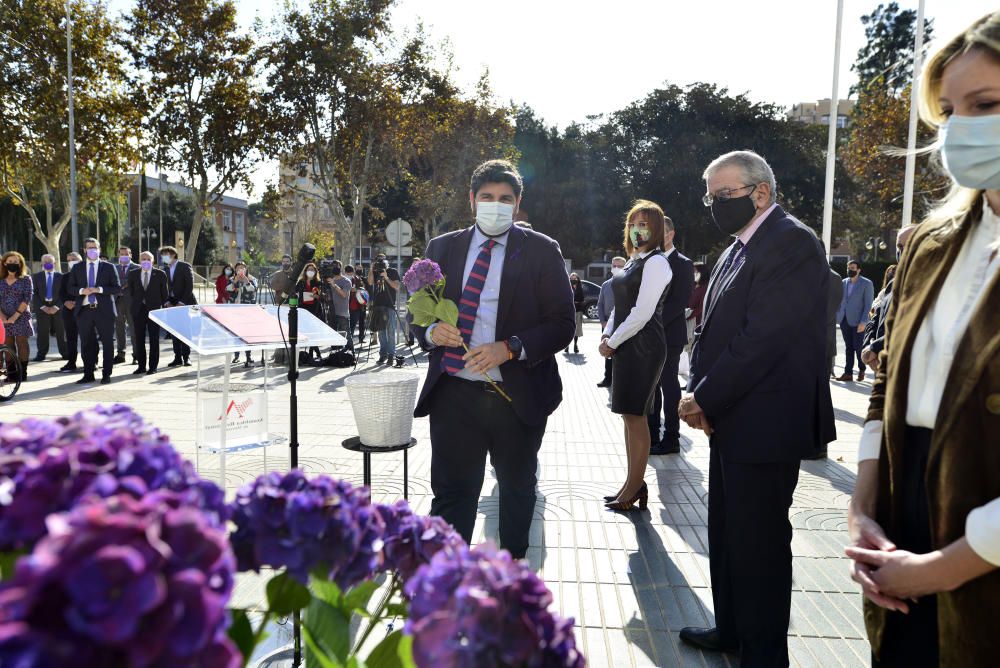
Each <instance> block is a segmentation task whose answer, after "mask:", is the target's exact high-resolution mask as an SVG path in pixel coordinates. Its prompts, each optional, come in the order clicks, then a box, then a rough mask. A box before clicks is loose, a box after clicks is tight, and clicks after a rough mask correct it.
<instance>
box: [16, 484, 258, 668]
mask: <svg viewBox="0 0 1000 668" xmlns="http://www.w3.org/2000/svg"><path fill="white" fill-rule="evenodd" d="M234 570H235V560H234V559H233V554H232V552H231V550H230V549H229V545H228V543H227V542H226V535H225V533H224V532H223V531H222V530H221V529H219V528H218V527H216V526H213V525H212V524H211V523H209V522H207V521H206V520H205V514H204V513H203V512H201V511H200V510H198V509H197V508H194V507H191V506H189V505H187V504H186V502H185V500H184V499H183V498H182V497H181V496H179V495H177V494H173V493H171V492H153V493H150V494H147V495H146V496H144V497H143V498H142V499H136V498H133V497H132V496H130V495H128V494H123V495H119V496H113V497H110V498H107V499H100V498H93V499H91V501H89V502H84V503H82V504H80V505H78V506H77V507H76V508H75V509H74V510H72V511H71V512H69V513H67V514H63V515H52V516H51V517H50V518H49V534H48V535H47V536H46V537H45V538H43V539H42V540H41V541H39V543H38V544H37V545H36V546H35V550H34V552H32V553H31V555H29V556H27V557H24V558H22V559H20V560H19V561H18V563H17V569H16V571H15V574H14V578H13V579H12V580H10V581H8V582H5V583H4V584H3V585H0V665H3V666H37V667H46V666H52V667H53V668H55V667H57V666H108V667H109V668H118V667H122V668H124V667H126V666H129V667H132V666H135V667H145V666H151V667H152V666H163V667H166V666H191V667H197V666H204V667H205V668H209V667H213V668H215V667H218V668H238V667H239V666H241V665H243V662H242V658H241V656H240V654H239V652H238V651H237V649H236V646H235V645H234V644H233V643H232V641H230V640H229V638H228V637H227V634H226V627H227V623H228V620H229V616H228V613H227V611H226V603H227V602H228V601H229V596H230V594H231V592H232V587H233V574H234Z"/></svg>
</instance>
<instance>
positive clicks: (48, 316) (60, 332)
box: [35, 308, 66, 357]
mask: <svg viewBox="0 0 1000 668" xmlns="http://www.w3.org/2000/svg"><path fill="white" fill-rule="evenodd" d="M59 310H60V313H55V314H52V313H45V312H44V311H41V310H39V311H38V312H37V313H36V314H35V318H36V320H37V322H38V338H37V340H36V341H35V343H36V344H37V346H38V351H37V353H36V354H37V355H38V356H39V357H45V356H46V355H48V354H49V339H50V338H51V337H52V334H55V335H56V346H58V348H59V355H61V356H62V357H66V334H65V329H66V327H65V324H64V323H63V316H62V312H64V311H65V309H63V308H60V309H59Z"/></svg>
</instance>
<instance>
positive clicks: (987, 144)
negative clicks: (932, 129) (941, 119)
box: [940, 114, 1000, 190]
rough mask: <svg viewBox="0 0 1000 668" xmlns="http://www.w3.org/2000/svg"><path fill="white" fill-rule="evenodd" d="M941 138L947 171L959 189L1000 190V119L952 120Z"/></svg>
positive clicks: (965, 118) (972, 118)
mask: <svg viewBox="0 0 1000 668" xmlns="http://www.w3.org/2000/svg"><path fill="white" fill-rule="evenodd" d="M940 135H941V142H942V146H941V158H942V161H943V162H944V167H945V169H947V170H948V173H949V174H951V176H952V178H954V179H955V181H957V182H958V184H959V185H961V186H965V187H966V188H975V189H977V190H995V189H997V188H1000V115H996V114H994V115H991V116H952V117H951V118H949V119H948V122H947V123H945V124H944V125H943V126H942V127H941V133H940Z"/></svg>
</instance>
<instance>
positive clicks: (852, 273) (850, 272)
mask: <svg viewBox="0 0 1000 668" xmlns="http://www.w3.org/2000/svg"><path fill="white" fill-rule="evenodd" d="M847 275H848V276H850V277H851V278H854V277H855V276H857V275H858V270H857V269H848V270H847Z"/></svg>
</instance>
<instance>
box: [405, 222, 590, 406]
mask: <svg viewBox="0 0 1000 668" xmlns="http://www.w3.org/2000/svg"><path fill="white" fill-rule="evenodd" d="M472 230H473V228H471V227H469V228H466V229H464V230H459V231H457V232H449V233H447V234H444V235H441V236H439V237H437V238H435V239H432V240H431V242H430V243H429V244H428V245H427V253H426V255H425V257H427V258H429V259H431V260H434V261H435V262H437V263H438V264H439V265H440V266H441V271H442V272H443V273H444V275H445V277H446V278H447V279H448V280H447V283H446V287H445V297H447V298H448V299H451V300H452V301H454V302H455V303H456V304H457V303H458V300H459V299H460V298H461V296H462V288H463V287H464V286H463V285H462V274H463V273H464V271H465V259H466V256H467V255H468V252H469V243H470V240H471V239H472ZM411 328H412V330H413V334H414V336H415V337H416V338H417V340H418V341H419V342H420V345H421V346H423V347H424V349H425V350H427V349H429V350H430V361H429V363H428V365H427V379H426V380H425V381H424V387H423V390H422V391H421V393H420V399H419V400H418V401H417V407H416V410H414V412H413V414H414V415H415V416H416V417H423V416H425V415H427V414H428V413H429V412H430V402H429V398H430V396H431V394H432V393H433V392H434V386H435V385H436V383H437V381H438V379H439V378H440V377H441V374H442V371H441V357H442V355H443V354H444V349H443V348H440V347H437V348H433V349H430V348H428V345H427V340H426V338H425V332H426V330H425V328H424V327H418V326H416V325H413V324H411ZM575 332H576V321H575V311H574V308H573V291H572V290H571V289H570V285H569V281H567V280H566V264H565V262H564V261H563V257H562V253H561V252H560V250H559V244H558V243H556V242H555V241H554V240H552V239H550V238H549V237H547V236H545V235H544V234H540V233H538V232H535V231H534V230H528V229H525V228H523V227H518V226H516V225H515V226H513V227H511V228H510V233H509V235H508V237H507V250H506V255H505V258H504V264H503V274H502V276H501V278H500V303H499V305H498V309H497V328H496V340H497V341H504V340H506V339H507V338H509V337H511V336H517V337H518V338H519V339H521V343H522V344H524V352H525V354H526V355H527V359H525V360H524V361H519V360H512V361H510V362H506V363H505V364H503V365H502V366H501V367H500V373H501V374H503V382H504V387H505V388H506V391H507V394H509V395H510V397H511V399H513V403H514V411H515V412H516V413H517V415H518V417H519V418H520V419H521V420H523V421H524V422H525V423H527V424H532V425H537V424H541V423H542V422H543V421H544V420H545V419H546V418H547V417H548V416H549V415H551V414H552V411H554V410H555V409H556V407H557V406H558V405H559V403H560V402H561V401H562V381H561V380H560V378H559V370H558V368H557V366H556V360H555V354H556V353H557V352H559V351H560V350H562V349H563V348H565V347H566V346H567V345H569V343H570V341H572V340H573V334H574V333H575ZM484 380H485V379H484Z"/></svg>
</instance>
